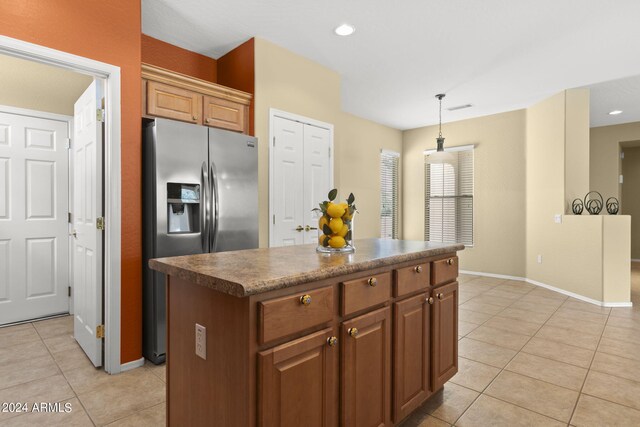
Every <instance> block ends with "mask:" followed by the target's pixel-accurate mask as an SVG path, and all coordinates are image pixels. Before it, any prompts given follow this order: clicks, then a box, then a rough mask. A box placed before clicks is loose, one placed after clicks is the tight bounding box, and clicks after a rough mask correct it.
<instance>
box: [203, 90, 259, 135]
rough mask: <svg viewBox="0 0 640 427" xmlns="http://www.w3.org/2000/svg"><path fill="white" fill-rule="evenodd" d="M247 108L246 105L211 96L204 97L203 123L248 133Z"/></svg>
mask: <svg viewBox="0 0 640 427" xmlns="http://www.w3.org/2000/svg"><path fill="white" fill-rule="evenodd" d="M248 113H249V109H248V107H247V106H246V105H243V104H239V103H237V102H233V101H229V100H227V99H222V98H216V97H213V96H205V97H204V124H205V125H207V126H213V127H217V128H221V129H228V130H233V131H236V132H244V133H248V126H247V125H248V124H249V120H248V117H247V115H248Z"/></svg>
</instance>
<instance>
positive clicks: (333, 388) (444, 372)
mask: <svg viewBox="0 0 640 427" xmlns="http://www.w3.org/2000/svg"><path fill="white" fill-rule="evenodd" d="M355 246H356V251H355V253H352V254H332V255H326V254H318V253H316V251H315V247H314V246H313V245H303V246H289V247H281V248H270V249H252V250H244V251H235V252H222V253H213V254H201V255H191V256H182V257H173V258H162V259H154V260H151V261H150V262H149V265H150V267H151V268H152V269H155V270H158V271H160V272H163V273H165V274H167V275H168V276H169V277H168V286H167V335H168V336H167V422H168V425H170V426H184V425H189V426H258V425H259V426H292V427H293V426H295V427H298V426H337V425H342V426H350V427H351V426H392V425H397V424H399V423H400V422H401V421H402V420H403V419H404V418H406V417H407V416H408V415H409V414H410V413H412V412H413V411H414V410H416V409H417V408H418V407H419V406H420V405H422V404H423V403H424V402H425V401H426V400H427V399H428V398H429V397H430V396H431V395H432V394H433V393H434V392H436V391H438V390H439V389H440V388H442V386H443V385H444V383H445V382H446V381H448V380H449V379H450V378H451V377H452V376H453V375H455V373H456V372H457V367H458V283H457V281H456V279H457V275H458V258H457V257H456V251H459V250H462V249H464V246H463V245H458V244H433V243H427V242H422V241H403V240H382V239H364V240H357V241H356V242H355ZM203 327H204V328H205V330H203V329H202V328H203ZM197 353H198V354H199V355H198V354H197Z"/></svg>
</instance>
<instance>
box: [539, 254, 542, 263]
mask: <svg viewBox="0 0 640 427" xmlns="http://www.w3.org/2000/svg"><path fill="white" fill-rule="evenodd" d="M538 264H542V255H538Z"/></svg>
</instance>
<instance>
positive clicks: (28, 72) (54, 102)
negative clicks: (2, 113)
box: [0, 55, 93, 116]
mask: <svg viewBox="0 0 640 427" xmlns="http://www.w3.org/2000/svg"><path fill="white" fill-rule="evenodd" d="M92 81H93V78H92V77H90V76H86V75H84V74H78V73H75V72H73V71H69V70H65V69H63V68H60V67H53V66H50V65H45V64H40V63H37V62H33V61H27V60H25V59H20V58H14V57H12V56H6V55H0V87H1V88H2V89H1V90H0V105H8V106H10V107H18V108H26V109H29V110H36V111H46V112H48V113H56V114H64V115H67V116H73V104H74V103H75V102H76V100H77V99H78V98H79V97H80V95H82V93H83V92H84V90H85V89H86V88H87V87H88V86H89V84H90V83H91V82H92Z"/></svg>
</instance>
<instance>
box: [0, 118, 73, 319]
mask: <svg viewBox="0 0 640 427" xmlns="http://www.w3.org/2000/svg"><path fill="white" fill-rule="evenodd" d="M68 127H69V124H68V123H67V122H63V121H57V120H48V119H42V118H36V117H31V116H26V115H18V114H8V113H0V325H2V324H6V323H11V322H16V321H21V320H28V319H34V318H38V317H43V316H48V315H52V314H59V313H68V312H69V296H68V291H67V289H68V286H69V243H68V238H69V236H68V235H69V233H68V218H67V213H68V209H69V191H68V189H69V154H68V151H67V146H66V144H67V138H68Z"/></svg>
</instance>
